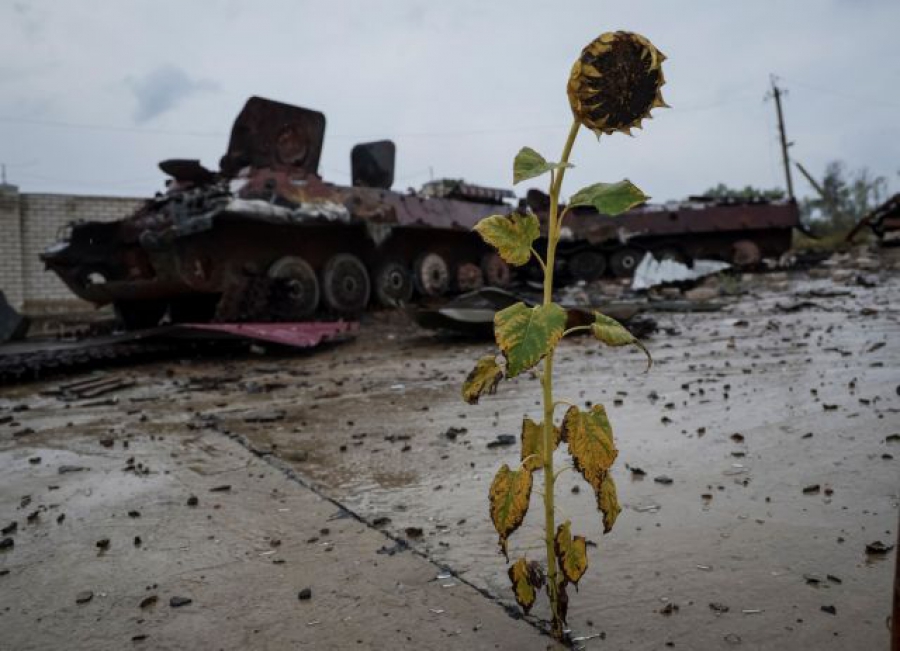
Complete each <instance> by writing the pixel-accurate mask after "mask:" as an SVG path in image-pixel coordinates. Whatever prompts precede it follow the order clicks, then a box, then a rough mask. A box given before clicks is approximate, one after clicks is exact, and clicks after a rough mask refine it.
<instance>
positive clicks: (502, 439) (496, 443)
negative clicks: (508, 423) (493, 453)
mask: <svg viewBox="0 0 900 651" xmlns="http://www.w3.org/2000/svg"><path fill="white" fill-rule="evenodd" d="M517 441H518V439H517V438H516V437H515V436H513V435H512V434H498V435H497V438H495V439H494V440H493V441H490V442H489V443H488V444H487V447H488V448H500V447H506V446H508V445H515V444H516V442H517Z"/></svg>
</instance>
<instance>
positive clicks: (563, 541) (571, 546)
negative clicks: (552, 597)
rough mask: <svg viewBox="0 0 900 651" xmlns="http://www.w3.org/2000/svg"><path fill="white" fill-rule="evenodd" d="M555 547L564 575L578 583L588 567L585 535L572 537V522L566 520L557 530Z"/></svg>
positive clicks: (568, 579) (570, 580) (572, 581)
mask: <svg viewBox="0 0 900 651" xmlns="http://www.w3.org/2000/svg"><path fill="white" fill-rule="evenodd" d="M553 548H554V549H555V550H556V558H558V559H559V569H560V570H562V573H563V576H565V577H566V580H567V581H569V582H571V583H574V584H575V585H578V581H579V580H580V579H581V577H582V576H583V575H584V573H585V571H586V570H587V567H588V560H587V541H586V540H585V538H584V536H575V538H572V530H571V523H570V522H569V521H568V520H566V521H565V522H564V523H563V524H561V525H559V527H558V528H557V530H556V538H554V540H553Z"/></svg>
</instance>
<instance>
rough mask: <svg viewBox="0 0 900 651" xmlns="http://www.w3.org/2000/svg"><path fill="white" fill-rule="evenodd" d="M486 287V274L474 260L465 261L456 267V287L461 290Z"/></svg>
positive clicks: (466, 290) (467, 290) (468, 290)
mask: <svg viewBox="0 0 900 651" xmlns="http://www.w3.org/2000/svg"><path fill="white" fill-rule="evenodd" d="M482 287H484V274H482V273H481V267H479V266H478V265H477V264H475V263H474V262H463V263H461V264H460V265H459V266H458V267H457V268H456V288H457V289H459V291H461V292H474V291H475V290H476V289H481V288H482Z"/></svg>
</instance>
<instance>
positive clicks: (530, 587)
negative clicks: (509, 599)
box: [508, 558, 544, 615]
mask: <svg viewBox="0 0 900 651" xmlns="http://www.w3.org/2000/svg"><path fill="white" fill-rule="evenodd" d="M508 574H509V580H510V581H511V582H512V586H513V593H514V594H515V595H516V603H518V604H519V606H521V608H522V610H523V611H524V612H525V614H526V615H527V614H528V611H529V610H531V607H532V606H533V605H534V601H535V599H536V598H537V591H538V590H540V589H541V586H543V585H544V573H543V571H542V570H541V566H540V565H538V564H537V563H536V562H535V561H531V562H530V563H529V562H528V561H526V560H525V559H524V558H520V559H518V560H517V561H516V562H515V563H513V564H512V565H510V566H509V571H508Z"/></svg>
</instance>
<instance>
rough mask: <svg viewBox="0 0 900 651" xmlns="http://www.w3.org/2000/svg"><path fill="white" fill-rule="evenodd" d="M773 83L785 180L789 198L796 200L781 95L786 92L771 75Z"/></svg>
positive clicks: (789, 144) (771, 95)
mask: <svg viewBox="0 0 900 651" xmlns="http://www.w3.org/2000/svg"><path fill="white" fill-rule="evenodd" d="M769 77H770V79H771V81H772V92H771V94H770V95H769V96H770V97H773V98H775V109H776V111H777V112H778V132H779V133H780V134H781V158H782V160H783V161H784V178H785V181H786V182H787V193H788V198H789V199H790V200H791V201H793V200H794V182H793V181H792V180H791V157H790V154H788V147H790V146H791V143H789V142H788V141H787V135H786V134H785V132H784V113H783V112H782V110H781V95H782V94H783V93H784V92H785V91H783V90H782V89H781V88H779V87H778V78H777V77H776V76H775V75H769Z"/></svg>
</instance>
